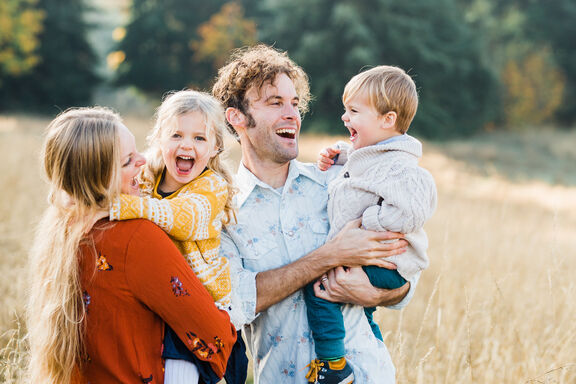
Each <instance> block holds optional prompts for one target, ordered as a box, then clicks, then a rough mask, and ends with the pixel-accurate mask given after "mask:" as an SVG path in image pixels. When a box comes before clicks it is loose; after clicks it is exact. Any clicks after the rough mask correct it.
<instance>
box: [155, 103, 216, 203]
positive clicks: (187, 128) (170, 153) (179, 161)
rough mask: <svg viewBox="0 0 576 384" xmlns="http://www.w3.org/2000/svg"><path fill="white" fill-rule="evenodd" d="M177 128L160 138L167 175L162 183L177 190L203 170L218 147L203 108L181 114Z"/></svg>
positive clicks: (166, 187) (171, 190)
mask: <svg viewBox="0 0 576 384" xmlns="http://www.w3.org/2000/svg"><path fill="white" fill-rule="evenodd" d="M176 125H177V126H176V129H175V130H174V131H172V132H171V133H169V134H166V135H163V137H162V138H161V140H160V147H161V148H160V149H161V151H162V158H163V160H164V164H165V165H166V176H165V177H164V180H163V181H162V183H161V184H160V189H161V190H162V191H163V192H174V191H176V190H178V189H180V188H181V187H183V186H184V185H186V184H188V183H189V182H191V181H192V180H194V179H195V178H197V177H198V176H200V174H201V173H202V171H204V169H205V168H206V165H207V164H208V160H210V159H211V158H212V157H214V156H215V155H216V153H217V152H218V149H217V148H216V147H215V145H214V144H213V143H212V142H211V141H210V140H208V137H207V135H206V123H205V122H204V116H203V115H202V113H200V112H189V113H186V114H184V115H180V116H178V118H177V119H176Z"/></svg>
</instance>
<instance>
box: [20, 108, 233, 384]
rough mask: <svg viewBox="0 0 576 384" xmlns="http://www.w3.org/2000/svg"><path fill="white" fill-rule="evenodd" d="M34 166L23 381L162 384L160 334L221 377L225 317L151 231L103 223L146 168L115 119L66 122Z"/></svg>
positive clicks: (85, 112) (226, 344)
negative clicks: (37, 173) (35, 201)
mask: <svg viewBox="0 0 576 384" xmlns="http://www.w3.org/2000/svg"><path fill="white" fill-rule="evenodd" d="M43 163H44V170H45V173H46V176H47V180H48V182H49V185H50V191H49V197H48V208H47V209H46V211H45V213H44V215H43V217H42V220H41V222H40V224H39V225H38V229H37V233H36V238H35V241H34V245H33V248H32V251H31V260H30V265H31V281H32V283H31V288H30V296H29V303H28V311H27V326H28V333H29V343H30V363H29V376H30V377H29V379H30V381H31V382H33V383H71V382H87V381H89V382H91V383H99V382H102V383H109V382H123V383H130V382H135V383H142V382H145V383H149V382H153V383H161V382H163V375H164V372H163V361H162V358H161V352H162V337H163V331H164V324H165V322H166V323H167V324H169V325H170V327H171V328H172V329H173V330H174V331H175V333H176V334H177V335H178V337H179V338H180V339H181V340H183V341H185V344H186V346H187V347H188V348H189V349H190V350H191V351H192V352H193V353H194V354H195V356H196V357H197V358H198V359H200V360H202V361H206V362H207V363H209V364H210V366H211V368H212V369H213V370H214V372H215V373H217V374H218V375H219V376H220V377H221V376H222V375H223V374H224V369H225V367H226V361H227V359H228V356H229V354H230V351H231V348H232V346H233V344H234V341H235V336H236V335H235V331H234V328H233V327H232V326H231V325H230V323H229V318H228V315H227V314H226V312H225V311H221V310H218V309H217V308H216V306H215V305H214V303H213V301H212V298H211V297H210V295H209V294H208V292H207V291H206V290H205V289H204V287H203V286H202V284H201V283H200V281H199V280H198V279H197V278H196V276H195V275H194V273H193V272H192V271H191V270H190V268H189V267H188V265H187V264H186V262H185V261H184V259H183V258H182V256H181V255H180V253H179V251H178V249H177V248H176V247H175V246H174V245H173V244H172V242H171V241H170V239H169V238H168V237H167V236H166V234H165V233H164V232H163V231H162V230H161V229H160V228H158V227H156V226H155V225H154V224H152V223H151V222H149V221H146V220H128V221H123V222H115V223H111V222H109V221H108V219H107V218H103V216H106V213H105V212H108V210H109V207H110V205H111V203H112V201H114V199H116V198H117V197H118V196H119V195H120V193H123V194H138V193H139V186H138V183H137V181H136V177H137V176H138V174H139V173H140V167H141V166H142V165H143V164H144V163H145V161H144V158H143V157H142V155H140V154H139V153H138V152H137V150H136V146H135V141H134V136H133V135H132V134H131V133H130V131H129V130H128V129H127V128H126V127H125V126H124V125H123V124H122V121H121V119H120V117H119V116H118V115H117V114H115V113H113V112H112V111H110V110H108V109H105V108H80V109H71V110H68V111H65V112H64V113H62V114H60V115H59V116H58V117H56V118H55V119H54V120H53V121H52V122H51V123H50V125H49V126H48V130H47V133H46V138H45V142H44V148H43ZM160 256H161V257H160ZM136 323H137V324H138V326H137V327H134V324H136Z"/></svg>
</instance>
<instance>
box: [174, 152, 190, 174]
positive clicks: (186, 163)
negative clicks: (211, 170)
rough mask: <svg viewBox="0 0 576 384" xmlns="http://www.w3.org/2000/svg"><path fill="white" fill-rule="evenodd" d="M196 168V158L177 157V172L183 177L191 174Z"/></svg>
mask: <svg viewBox="0 0 576 384" xmlns="http://www.w3.org/2000/svg"><path fill="white" fill-rule="evenodd" d="M193 167H194V158H193V157H192V156H176V170H177V171H178V173H180V174H182V175H187V174H189V173H190V171H191V170H192V168H193Z"/></svg>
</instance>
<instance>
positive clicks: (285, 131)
mask: <svg viewBox="0 0 576 384" xmlns="http://www.w3.org/2000/svg"><path fill="white" fill-rule="evenodd" d="M276 133H288V134H291V135H294V134H296V130H295V129H293V128H284V129H279V130H277V131H276Z"/></svg>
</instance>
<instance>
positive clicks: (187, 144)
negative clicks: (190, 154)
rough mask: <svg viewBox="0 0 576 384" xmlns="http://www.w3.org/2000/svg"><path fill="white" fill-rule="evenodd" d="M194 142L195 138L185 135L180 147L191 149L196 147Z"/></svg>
mask: <svg viewBox="0 0 576 384" xmlns="http://www.w3.org/2000/svg"><path fill="white" fill-rule="evenodd" d="M193 142H194V139H192V138H189V137H184V138H183V139H182V141H181V142H180V147H181V148H182V149H185V150H190V149H192V148H194V144H193Z"/></svg>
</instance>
